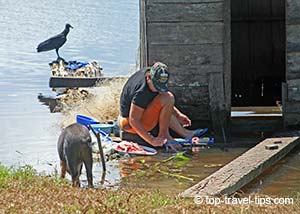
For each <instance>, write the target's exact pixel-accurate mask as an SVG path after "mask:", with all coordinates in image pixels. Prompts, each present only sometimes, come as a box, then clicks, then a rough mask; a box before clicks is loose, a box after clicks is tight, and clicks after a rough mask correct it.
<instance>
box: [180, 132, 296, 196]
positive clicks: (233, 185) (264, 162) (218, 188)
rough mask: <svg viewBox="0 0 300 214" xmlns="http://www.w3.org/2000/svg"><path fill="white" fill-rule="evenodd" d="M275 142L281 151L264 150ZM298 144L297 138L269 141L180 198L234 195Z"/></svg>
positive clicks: (229, 164) (249, 151)
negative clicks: (278, 142)
mask: <svg viewBox="0 0 300 214" xmlns="http://www.w3.org/2000/svg"><path fill="white" fill-rule="evenodd" d="M276 141H281V142H282V143H280V144H278V146H279V148H278V149H276V150H268V149H265V146H266V145H270V144H273V143H274V142H276ZM298 143H299V137H298V136H296V137H278V138H267V139H265V140H264V141H262V142H261V143H259V144H258V145H256V146H255V147H253V148H252V149H250V150H248V151H247V152H245V153H244V154H242V155H241V156H239V157H237V158H236V159H234V160H233V161H231V162H230V163H228V164H227V165H225V166H224V167H222V168H221V169H219V170H218V171H216V172H215V173H213V174H211V175H210V176H208V177H207V178H205V179H204V180H202V181H200V182H199V183H198V184H196V185H194V186H193V187H191V188H189V189H187V190H186V191H184V192H183V193H181V194H180V196H183V197H195V196H202V197H205V196H221V195H229V194H232V193H234V192H235V191H237V190H239V189H240V188H241V187H243V186H244V185H245V184H247V183H249V182H250V181H251V180H253V179H254V178H256V177H257V176H259V175H260V174H261V173H262V172H263V171H264V170H265V169H267V168H268V167H270V166H271V165H273V164H275V163H276V162H277V161H279V160H280V159H281V158H283V157H284V156H285V155H286V154H287V153H289V152H290V151H291V150H292V149H293V148H294V147H295V146H296V145H297V144H298Z"/></svg>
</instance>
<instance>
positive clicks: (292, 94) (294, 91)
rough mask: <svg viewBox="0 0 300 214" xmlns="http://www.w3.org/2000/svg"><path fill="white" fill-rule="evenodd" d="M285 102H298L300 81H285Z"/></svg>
mask: <svg viewBox="0 0 300 214" xmlns="http://www.w3.org/2000/svg"><path fill="white" fill-rule="evenodd" d="M287 100H288V101H300V79H293V80H288V81H287Z"/></svg>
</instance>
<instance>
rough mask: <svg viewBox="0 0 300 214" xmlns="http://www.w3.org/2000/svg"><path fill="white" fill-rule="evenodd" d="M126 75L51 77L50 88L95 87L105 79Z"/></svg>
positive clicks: (109, 79)
mask: <svg viewBox="0 0 300 214" xmlns="http://www.w3.org/2000/svg"><path fill="white" fill-rule="evenodd" d="M123 78H126V77H50V80H49V87H50V88H74V87H81V88H83V87H93V86H96V85H97V84H101V83H103V82H105V81H111V80H115V79H123Z"/></svg>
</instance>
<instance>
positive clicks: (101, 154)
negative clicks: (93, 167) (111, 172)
mask: <svg viewBox="0 0 300 214" xmlns="http://www.w3.org/2000/svg"><path fill="white" fill-rule="evenodd" d="M89 127H90V129H91V130H92V132H93V133H94V135H95V136H96V138H97V142H98V148H99V153H100V154H99V155H100V160H101V162H102V168H103V172H106V165H105V158H104V153H103V149H102V145H101V138H100V134H99V133H98V132H96V131H95V130H94V129H93V127H92V126H91V125H89ZM104 176H105V175H104ZM102 177H103V176H102Z"/></svg>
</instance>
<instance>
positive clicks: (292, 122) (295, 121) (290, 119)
mask: <svg viewBox="0 0 300 214" xmlns="http://www.w3.org/2000/svg"><path fill="white" fill-rule="evenodd" d="M299 106H300V105H299ZM298 110H299V109H298ZM284 123H285V125H286V126H295V127H299V124H300V114H299V111H298V112H297V113H290V112H286V113H285V114H284Z"/></svg>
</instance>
